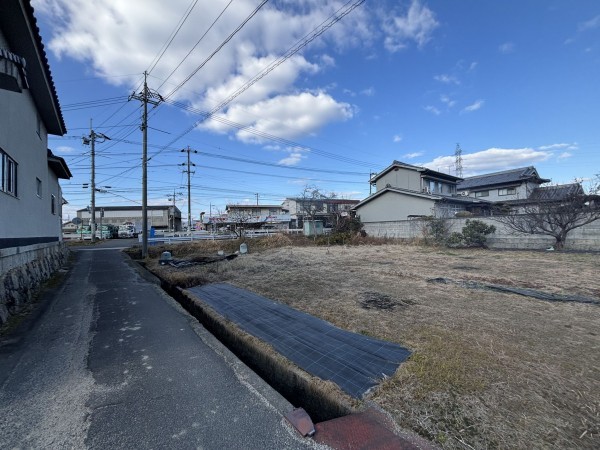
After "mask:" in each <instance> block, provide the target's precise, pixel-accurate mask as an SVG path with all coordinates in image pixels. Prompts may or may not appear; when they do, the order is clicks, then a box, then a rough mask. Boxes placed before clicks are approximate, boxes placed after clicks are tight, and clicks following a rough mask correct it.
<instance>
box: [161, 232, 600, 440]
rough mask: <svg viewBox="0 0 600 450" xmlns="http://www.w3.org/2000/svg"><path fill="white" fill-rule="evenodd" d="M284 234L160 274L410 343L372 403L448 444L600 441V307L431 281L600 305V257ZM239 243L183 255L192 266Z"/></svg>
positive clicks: (179, 252)
mask: <svg viewBox="0 0 600 450" xmlns="http://www.w3.org/2000/svg"><path fill="white" fill-rule="evenodd" d="M277 239H278V241H277V242H275V241H270V240H268V239H265V240H264V242H261V241H262V240H261V241H249V243H248V245H249V248H250V253H249V254H248V255H244V256H241V257H239V258H237V259H235V260H233V261H231V262H227V263H219V266H218V267H216V266H215V265H209V266H202V267H194V268H188V269H174V268H169V267H159V266H157V264H156V262H155V261H149V267H150V268H151V269H153V270H156V271H158V272H161V273H160V275H161V276H163V277H166V278H169V279H171V280H172V281H175V282H177V283H181V285H182V286H190V285H192V284H198V283H204V282H212V281H227V282H230V283H232V284H235V285H237V286H240V287H243V288H247V289H250V290H252V291H254V292H257V293H259V294H262V295H264V296H267V297H269V298H272V299H275V300H278V301H281V302H283V303H286V304H288V305H290V306H292V307H294V308H297V309H299V310H302V311H305V312H308V313H310V314H313V315H315V316H318V317H321V318H323V319H325V320H328V321H330V322H332V323H333V324H335V325H337V326H339V327H342V328H345V329H347V330H351V331H354V332H358V333H363V334H367V335H370V336H375V337H378V338H381V339H387V340H390V341H393V342H398V343H400V344H402V345H405V346H407V347H408V348H410V349H411V350H412V351H413V352H414V353H413V356H412V357H411V358H410V360H409V361H408V362H407V363H404V364H403V365H402V366H401V367H400V368H399V370H398V371H397V373H396V374H395V375H394V376H393V377H391V378H389V379H387V380H385V381H384V382H383V383H382V384H381V385H380V387H379V388H378V389H377V390H376V391H375V392H373V393H371V394H370V399H372V400H374V401H375V402H377V403H378V404H379V405H381V406H382V407H383V408H385V409H386V410H387V411H388V412H390V413H391V414H392V415H393V417H394V418H395V420H396V421H397V423H398V424H399V425H401V426H403V427H407V428H411V429H413V430H415V431H417V432H418V433H420V434H422V435H423V436H426V437H428V438H429V439H432V440H434V441H436V442H437V443H439V444H441V445H442V446H443V447H445V448H532V449H537V448H539V449H542V448H553V449H563V448H590V449H591V448H599V447H600V337H599V333H600V307H598V306H597V305H588V304H578V303H551V302H544V301H540V300H535V299H531V298H527V297H522V296H517V295H513V294H504V293H497V292H492V291H486V290H473V289H466V288H464V287H461V286H458V285H455V284H436V283H429V282H427V279H429V278H434V277H447V278H451V279H453V280H459V281H461V280H462V281H468V280H472V281H478V282H482V283H494V284H504V285H510V286H519V287H528V288H533V289H539V290H543V291H546V292H552V293H557V294H578V295H582V296H587V297H595V298H600V282H599V281H598V274H599V273H600V257H599V255H598V254H584V253H560V252H554V253H549V252H548V253H544V252H521V251H519V252H514V251H505V252H500V251H489V250H457V249H453V250H448V249H435V248H430V247H422V246H416V245H399V244H396V245H393V244H386V245H372V244H369V245H358V246H339V247H327V246H324V247H316V246H298V245H295V242H294V241H292V240H289V238H288V237H284V236H282V237H280V238H277ZM288 240H289V241H288ZM227 245H230V246H231V247H229V248H227V247H226V246H227ZM238 245H239V243H222V242H216V243H211V244H209V245H208V246H207V245H206V244H202V245H199V244H194V245H188V246H187V247H182V248H181V249H180V248H179V247H172V248H171V251H172V252H173V255H174V257H176V258H184V257H186V256H192V255H199V254H213V252H216V251H217V250H220V249H223V250H226V251H233V250H234V249H235V248H237V246H238ZM282 245H283V246H282ZM154 251H156V253H153V255H154V257H157V255H159V254H160V249H154V250H153V252H154Z"/></svg>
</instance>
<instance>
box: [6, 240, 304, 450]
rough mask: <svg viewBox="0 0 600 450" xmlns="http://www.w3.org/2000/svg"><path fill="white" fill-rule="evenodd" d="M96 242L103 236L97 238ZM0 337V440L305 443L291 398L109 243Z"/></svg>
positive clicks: (127, 444) (85, 252)
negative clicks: (27, 320)
mask: <svg viewBox="0 0 600 450" xmlns="http://www.w3.org/2000/svg"><path fill="white" fill-rule="evenodd" d="M102 245H104V246H105V247H106V246H108V243H106V244H102ZM45 306H46V308H45V310H44V311H43V313H42V314H41V315H40V317H39V318H38V319H37V320H36V321H35V323H34V324H33V325H32V328H31V329H30V330H29V331H28V332H27V333H24V334H22V335H17V336H16V337H14V336H13V337H10V338H9V339H7V338H4V339H3V340H2V341H0V448H204V449H222V448H244V449H283V448H290V449H295V448H307V447H308V448H310V447H314V444H313V443H312V442H311V441H309V440H304V439H301V438H299V437H298V435H297V434H296V432H295V431H294V430H292V429H291V428H290V427H289V426H288V425H287V424H286V422H285V420H284V419H282V413H285V412H287V411H289V410H291V408H292V406H291V405H290V404H289V403H287V402H286V401H285V400H284V399H283V398H282V397H281V396H279V394H277V393H276V392H274V391H272V390H271V389H270V388H269V387H268V386H267V385H266V384H265V383H264V382H263V381H262V380H261V379H260V378H259V377H257V376H256V375H255V374H254V373H253V372H251V371H250V370H249V369H248V368H247V367H245V366H244V365H243V364H242V363H241V362H239V361H238V360H237V359H236V358H235V357H234V356H233V355H231V354H230V353H229V352H228V351H227V350H226V349H224V348H223V347H222V346H221V345H220V344H219V343H218V342H216V340H215V339H214V338H213V337H212V335H210V334H209V333H208V332H207V331H206V330H205V329H204V328H203V327H201V326H200V325H199V324H198V323H197V322H196V321H195V319H193V318H191V317H190V316H188V315H187V313H185V312H184V311H183V310H182V309H181V308H180V307H179V306H178V305H177V304H176V303H175V302H174V301H173V300H172V299H171V298H170V297H168V296H166V295H165V294H164V293H163V292H162V291H161V290H160V288H159V287H158V286H156V285H155V284H153V283H151V282H149V281H147V280H145V279H144V278H143V277H141V276H140V273H139V272H138V271H137V270H136V269H135V267H133V265H132V264H131V263H129V262H128V261H127V259H126V256H125V255H123V254H122V253H121V252H120V251H118V250H115V249H102V248H98V247H96V248H85V249H83V248H82V249H80V250H76V251H75V257H74V261H73V265H72V268H71V269H70V271H69V273H68V274H67V276H66V278H65V280H64V282H63V284H62V285H61V286H60V287H59V288H58V289H56V292H55V293H54V295H52V296H51V298H50V299H49V300H48V301H47V303H45Z"/></svg>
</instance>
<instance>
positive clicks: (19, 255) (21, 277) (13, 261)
mask: <svg viewBox="0 0 600 450" xmlns="http://www.w3.org/2000/svg"><path fill="white" fill-rule="evenodd" d="M68 254H69V250H68V248H67V247H66V246H65V245H64V244H62V243H58V242H55V243H48V244H36V245H29V246H26V247H11V248H3V249H0V325H2V324H3V323H5V322H6V321H7V320H8V318H9V317H10V316H11V315H12V314H15V313H17V312H18V311H19V310H20V309H21V308H22V307H23V306H24V305H25V304H27V302H29V301H30V300H31V299H32V298H33V295H34V294H35V292H36V290H37V289H38V288H39V286H40V285H41V284H42V283H43V282H44V281H46V280H48V279H49V278H50V277H51V276H52V274H53V273H54V272H55V271H56V270H58V269H59V268H60V267H61V266H62V265H63V264H64V263H65V262H66V261H67V258H68Z"/></svg>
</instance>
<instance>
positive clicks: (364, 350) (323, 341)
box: [188, 283, 410, 398]
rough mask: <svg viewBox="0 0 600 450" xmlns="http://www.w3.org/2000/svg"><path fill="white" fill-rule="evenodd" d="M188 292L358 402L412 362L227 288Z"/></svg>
mask: <svg viewBox="0 0 600 450" xmlns="http://www.w3.org/2000/svg"><path fill="white" fill-rule="evenodd" d="M188 291H189V292H191V293H192V294H194V296H196V297H198V298H199V299H200V300H202V301H203V302H205V303H207V304H208V305H210V306H211V307H212V308H213V309H214V310H215V311H217V312H218V313H219V314H221V315H222V316H223V317H225V318H227V319H229V320H231V321H232V322H234V323H236V324H237V325H238V326H239V327H240V328H242V329H243V330H244V331H246V332H247V333H250V334H251V335H253V336H255V337H257V338H259V339H261V340H263V341H265V342H267V343H269V344H270V345H272V346H273V347H274V348H275V349H276V350H277V351H278V352H279V353H281V354H282V355H284V356H285V357H287V358H288V359H289V360H291V361H293V362H294V363H296V364H297V365H298V366H299V367H301V368H302V369H304V370H305V371H306V372H308V373H310V374H312V375H315V376H317V377H320V378H322V379H324V380H331V381H333V382H334V383H336V384H337V385H338V386H339V387H340V388H341V389H342V390H343V391H344V392H346V393H348V394H349V395H351V396H353V397H355V398H361V397H362V396H363V395H364V394H365V393H366V392H367V391H368V390H369V389H371V388H372V387H374V386H376V385H377V384H378V383H379V381H381V380H382V379H384V378H385V377H388V376H391V375H393V374H394V373H395V372H396V369H397V368H398V366H399V365H400V363H402V362H403V361H405V360H406V359H407V358H408V357H409V356H410V351H409V350H407V349H406V348H404V347H401V346H400V345H398V344H394V343H391V342H387V341H382V340H379V339H374V338H371V337H368V336H363V335H360V334H356V333H351V332H349V331H345V330H342V329H340V328H337V327H335V326H333V325H332V324H330V323H329V322H326V321H324V320H321V319H318V318H316V317H314V316H311V315H309V314H306V313H303V312H300V311H297V310H295V309H293V308H290V307H288V306H286V305H283V304H281V303H277V302H274V301H273V300H269V299H268V298H265V297H261V296H260V295H257V294H254V293H253V292H250V291H247V290H244V289H240V288H237V287H235V286H232V285H229V284H226V283H218V284H208V285H204V286H196V287H193V288H189V289H188Z"/></svg>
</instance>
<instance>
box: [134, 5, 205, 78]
mask: <svg viewBox="0 0 600 450" xmlns="http://www.w3.org/2000/svg"><path fill="white" fill-rule="evenodd" d="M197 3H198V0H193V1H192V3H191V4H190V6H188V8H187V9H186V12H185V13H184V15H183V17H182V18H181V19H180V21H179V23H178V24H177V26H176V28H175V30H174V31H173V32H172V33H171V36H170V38H169V40H168V41H167V43H166V44H164V45H163V48H162V50H160V51H159V52H160V54H159V55H158V56H156V57H155V58H154V61H153V62H152V63H151V67H150V68H149V69H147V70H146V72H148V73H151V72H152V71H153V70H154V68H155V67H156V65H157V64H158V62H159V61H160V60H161V58H162V57H163V55H164V54H165V52H166V51H167V49H168V48H169V47H170V46H171V44H172V43H173V39H175V37H176V36H177V34H178V33H179V31H180V30H181V27H183V24H184V23H185V22H186V20H187V19H188V17H190V14H191V13H192V11H193V10H194V8H195V7H196V4H197Z"/></svg>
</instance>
